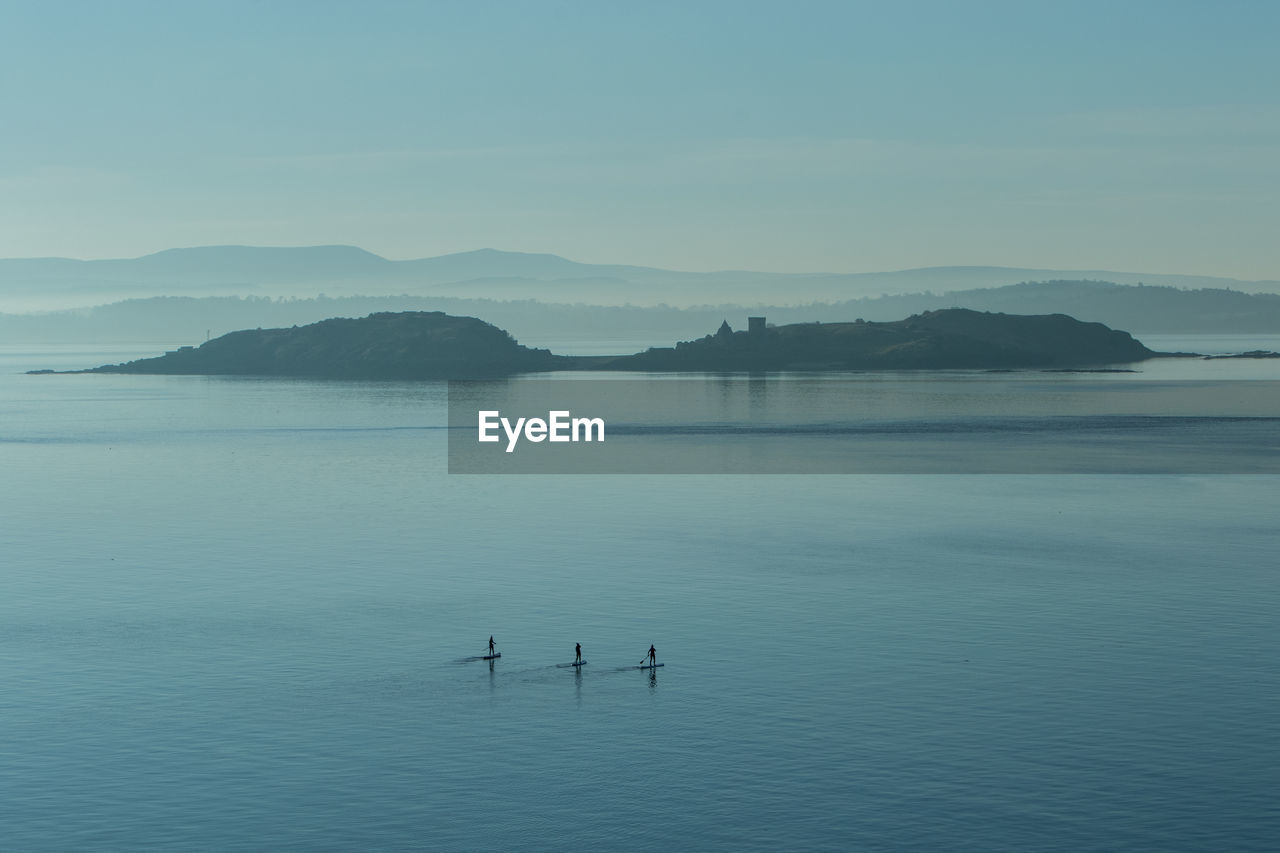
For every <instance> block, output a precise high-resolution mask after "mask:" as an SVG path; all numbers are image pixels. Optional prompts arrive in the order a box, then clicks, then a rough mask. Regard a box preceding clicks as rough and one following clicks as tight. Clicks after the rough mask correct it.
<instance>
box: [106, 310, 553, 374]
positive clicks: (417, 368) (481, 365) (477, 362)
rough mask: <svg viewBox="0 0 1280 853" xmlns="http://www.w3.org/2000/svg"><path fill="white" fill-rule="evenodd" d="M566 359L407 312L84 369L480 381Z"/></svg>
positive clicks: (245, 335)
mask: <svg viewBox="0 0 1280 853" xmlns="http://www.w3.org/2000/svg"><path fill="white" fill-rule="evenodd" d="M563 362H564V359H563V358H561V357H560V356H555V355H552V354H551V353H550V352H549V351H547V350H542V349H530V348H529V347H524V346H521V345H520V344H518V343H516V341H515V339H514V338H512V337H511V335H509V334H507V333H506V332H504V331H503V330H502V329H499V328H498V327H497V326H493V325H490V324H489V323H486V322H484V321H483V320H477V319H475V318H474V317H453V316H450V315H448V314H445V313H443V312H440V311H407V312H402V313H381V314H370V315H369V316H368V317H364V318H363V319H359V320H353V319H345V318H339V319H333V320H322V321H321V322H319V323H312V324H311V325H309V326H294V327H293V328H290V329H250V330H245V331H240V332H230V333H229V334H226V335H222V336H221V337H218V338H214V339H213V340H211V341H207V342H205V343H204V344H202V345H200V346H198V347H182V348H181V349H178V350H174V351H173V352H169V353H166V354H164V355H161V356H157V357H155V358H142V359H138V360H137V361H130V362H126V363H124V364H110V365H104V366H102V367H96V368H93V369H92V370H89V371H85V372H87V373H164V374H208V375H212V374H228V375H252V376H305V377H316V378H327V379H400V380H404V379H481V378H486V377H493V376H509V375H511V374H515V373H530V372H536V371H542V370H555V369H557V368H560V367H563Z"/></svg>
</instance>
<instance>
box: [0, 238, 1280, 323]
mask: <svg viewBox="0 0 1280 853" xmlns="http://www.w3.org/2000/svg"><path fill="white" fill-rule="evenodd" d="M1066 279H1071V280H1083V279H1092V280H1105V281H1110V282H1116V283H1120V284H1138V283H1139V282H1141V283H1144V284H1148V285H1162V286H1169V287H1178V288H1205V287H1208V288H1217V289H1231V290H1237V291H1248V292H1276V291H1280V282H1277V281H1238V280H1235V279H1227V278H1212V277H1202V276H1183V275H1163V274H1154V273H1128V272H1114V271H1103V270H1050V269H1030V268H1010V267H930V268H922V269H909V270H899V271H896V272H870V273H767V272H753V271H747V270H742V271H733V270H729V271H721V272H706V273H700V272H682V271H677V270H663V269H657V268H653V267H642V266H626V265H615V264H583V263H578V262H576V261H571V260H568V259H566V258H562V257H560V256H558V255H550V254H532V253H523V252H503V251H498V250H495V249H480V250H477V251H473V252H461V253H457V254H451V255H442V256H439V257H434V258H422V259H417V260H404V261H393V260H388V259H387V258H383V257H380V256H378V255H375V254H372V253H370V252H366V251H365V250H363V249H359V248H356V247H354V246H306V247H297V248H283V247H253V246H203V247H197V248H189V249H168V250H165V251H163V252H157V253H155V254H152V255H145V256H143V257H140V258H125V259H114V260H89V261H79V260H69V259H66V258H10V259H0V310H3V311H11V312H12V311H29V310H48V309H51V308H67V307H83V306H86V305H95V304H102V303H105V302H111V301H118V300H121V299H126V298H138V297H146V296H159V295H165V296H213V295H231V294H235V295H265V296H273V297H278V296H315V295H318V294H321V293H325V294H328V295H330V296H348V295H366V296H382V295H391V294H407V295H414V296H427V295H438V296H453V297H462V298H485V299H499V300H509V299H536V300H540V301H544V302H569V303H573V302H583V303H590V304H597V305H626V304H631V305H644V306H654V305H659V304H664V303H665V304H669V305H676V306H685V307H688V306H693V305H698V304H709V303H734V304H739V305H749V304H754V303H761V304H770V305H799V304H804V303H807V302H813V301H826V302H838V301H844V300H849V299H857V298H863V297H869V296H880V295H884V294H888V295H903V294H908V293H919V292H925V291H928V292H933V293H939V292H949V291H956V290H967V289H974V288H990V287H1001V286H1005V285H1011V284H1017V283H1019V282H1025V281H1036V280H1040V281H1043V280H1066Z"/></svg>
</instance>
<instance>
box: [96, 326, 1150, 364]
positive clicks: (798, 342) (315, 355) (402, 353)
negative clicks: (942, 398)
mask: <svg viewBox="0 0 1280 853" xmlns="http://www.w3.org/2000/svg"><path fill="white" fill-rule="evenodd" d="M1155 355H1156V353H1153V352H1152V351H1151V350H1149V349H1147V348H1146V347H1145V346H1143V345H1142V344H1140V343H1138V342H1137V341H1135V340H1134V339H1133V338H1132V337H1131V336H1130V335H1129V334H1128V333H1126V332H1119V331H1113V330H1111V329H1108V328H1107V327H1106V326H1103V325H1102V324H1100V323H1081V322H1080V321H1078V320H1074V319H1072V318H1070V317H1066V316H1063V315H1051V316H1043V317H1017V316H1012V315H1008V314H988V313H980V312H976V311H968V310H965V309H949V310H944V311H932V312H929V313H926V314H921V315H917V316H914V317H909V318H907V319H906V320H899V321H896V322H890V323H868V322H865V321H860V322H856V323H832V324H820V323H804V324H792V325H787V326H780V327H775V328H766V327H765V326H764V324H760V325H759V326H758V327H756V328H754V329H752V330H751V331H748V332H737V333H735V332H733V331H732V330H731V329H730V328H729V327H728V325H727V324H722V326H721V328H720V331H719V332H717V333H716V334H714V335H707V336H705V337H703V338H701V339H699V340H696V341H690V342H685V343H681V344H677V345H676V346H675V347H673V348H663V349H650V350H648V351H646V352H642V353H637V354H636V355H631V356H614V357H609V356H605V357H573V356H556V355H553V354H552V353H550V352H548V351H547V350H535V349H529V348H527V347H523V346H520V345H519V344H517V343H516V342H515V340H514V339H513V338H512V337H511V336H510V335H509V334H507V333H506V332H505V331H503V330H502V329H499V328H498V327H496V326H493V325H490V324H488V323H485V322H482V321H480V320H477V319H475V318H472V317H452V316H449V315H447V314H443V313H440V312H421V311H414V312H403V313H381V314H371V315H369V316H368V317H365V318H363V319H359V320H351V319H330V320H323V321H321V322H319V323H313V324H311V325H308V326H301V327H293V328H288V329H253V330H243V331H238V332H231V333H229V334H226V335H222V336H221V337H219V338H216V339H214V340H211V341H207V342H206V343H204V344H202V345H201V346H199V347H192V346H186V347H182V348H180V349H178V350H174V351H172V352H169V353H166V354H165V355H162V356H158V357H156V358H145V359H139V360H137V361H131V362H127V363H124V364H115V365H104V366H102V367H98V368H93V369H90V370H87V371H85V372H88V373H148V374H196V375H223V374H229V375H260V376H299V377H315V378H337V379H394V380H417V379H454V378H471V377H489V376H503V375H508V374H514V373H524V372H536V371H546V370H661V371H670V370H688V371H722V370H725V371H742V370H866V369H872V370H882V369H892V370H903V369H952V368H964V369H1003V368H1008V369H1015V368H1044V367H1063V368H1073V367H1089V366H1096V365H1107V364H1117V363H1129V362H1135V361H1141V360H1143V359H1146V358H1151V357H1153V356H1155Z"/></svg>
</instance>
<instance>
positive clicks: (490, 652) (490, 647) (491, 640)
mask: <svg viewBox="0 0 1280 853" xmlns="http://www.w3.org/2000/svg"><path fill="white" fill-rule="evenodd" d="M489 657H493V635H492V634H490V635H489Z"/></svg>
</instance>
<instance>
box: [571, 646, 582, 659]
mask: <svg viewBox="0 0 1280 853" xmlns="http://www.w3.org/2000/svg"><path fill="white" fill-rule="evenodd" d="M573 662H574V663H582V643H574V644H573Z"/></svg>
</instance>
